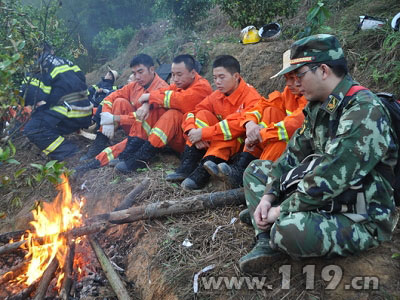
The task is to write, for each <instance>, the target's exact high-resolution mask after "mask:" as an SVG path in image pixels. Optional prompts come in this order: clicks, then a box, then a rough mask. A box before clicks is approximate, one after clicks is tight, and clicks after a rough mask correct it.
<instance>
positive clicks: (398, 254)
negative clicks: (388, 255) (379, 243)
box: [392, 253, 400, 259]
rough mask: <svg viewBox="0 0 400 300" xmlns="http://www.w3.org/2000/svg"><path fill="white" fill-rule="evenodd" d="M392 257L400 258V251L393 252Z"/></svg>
mask: <svg viewBox="0 0 400 300" xmlns="http://www.w3.org/2000/svg"><path fill="white" fill-rule="evenodd" d="M392 258H393V259H397V258H400V253H393V255H392Z"/></svg>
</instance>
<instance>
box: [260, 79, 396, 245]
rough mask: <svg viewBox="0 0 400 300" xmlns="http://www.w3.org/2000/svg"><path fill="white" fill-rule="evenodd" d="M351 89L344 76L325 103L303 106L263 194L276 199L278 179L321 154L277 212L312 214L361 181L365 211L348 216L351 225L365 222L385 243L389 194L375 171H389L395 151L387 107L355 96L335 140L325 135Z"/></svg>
mask: <svg viewBox="0 0 400 300" xmlns="http://www.w3.org/2000/svg"><path fill="white" fill-rule="evenodd" d="M355 84H356V83H355V82H354V81H353V80H352V79H351V78H350V76H346V77H345V78H344V79H343V80H342V81H341V82H340V83H339V84H338V86H337V87H336V88H335V89H334V91H333V92H332V94H331V95H330V96H329V97H328V99H326V100H325V102H324V103H321V102H309V103H308V104H307V106H306V108H305V109H304V114H305V121H304V123H303V126H302V128H300V129H298V130H297V131H296V133H295V134H294V136H293V137H292V139H291V140H290V142H289V144H288V147H287V149H286V151H285V153H284V154H283V155H282V156H281V157H280V159H279V160H278V161H277V162H276V163H275V164H274V166H273V170H272V172H271V173H272V174H270V176H269V179H268V182H267V186H266V189H265V193H266V194H267V193H272V194H275V195H276V196H278V197H279V193H280V191H279V183H280V177H281V175H282V174H284V173H286V172H288V171H289V170H290V169H292V168H294V167H296V166H298V165H299V164H300V162H301V161H302V160H303V159H304V158H305V157H306V156H308V155H310V154H313V153H316V154H320V155H322V156H323V160H322V162H321V163H320V164H319V165H318V166H317V167H316V168H315V169H314V170H313V171H312V172H311V173H308V174H307V175H306V176H305V177H304V178H303V179H302V180H301V181H300V182H299V184H298V186H297V190H296V191H295V192H294V193H293V194H291V195H290V196H289V197H288V198H287V199H285V200H284V201H283V202H282V203H281V213H290V212H298V211H312V210H316V209H318V208H321V207H323V206H324V205H326V204H327V203H328V202H329V201H330V200H331V199H332V198H334V197H336V196H338V195H340V194H341V193H342V192H344V191H346V190H347V189H348V188H349V187H350V186H351V185H356V184H359V183H360V182H362V183H363V185H364V195H365V198H366V201H365V202H366V203H365V205H364V210H363V212H362V213H359V212H358V211H357V214H348V216H349V217H350V218H351V219H353V220H355V221H364V222H365V221H367V222H366V223H367V224H368V226H370V229H371V232H374V234H376V236H377V238H378V239H380V240H387V239H389V238H390V235H391V232H392V230H393V228H392V227H393V224H394V222H395V221H394V211H395V205H394V198H393V189H392V187H391V185H390V183H389V182H388V181H387V180H386V179H385V178H384V177H383V176H382V175H381V174H380V173H379V172H378V170H377V164H378V163H381V164H384V165H386V166H388V167H389V168H390V169H391V170H393V168H394V166H395V164H396V161H397V147H398V146H397V143H396V138H395V135H394V133H393V130H392V129H391V127H390V117H389V115H388V112H387V110H386V108H385V107H384V106H383V105H382V104H381V102H380V100H379V99H378V98H377V96H375V95H374V94H373V93H372V92H370V91H369V90H364V91H359V92H358V93H356V94H355V95H353V96H352V97H351V99H350V101H349V102H348V104H347V105H346V106H345V107H343V111H342V113H341V116H340V119H339V125H338V128H337V131H336V136H335V137H334V138H331V137H329V133H328V126H329V123H330V122H332V121H333V120H336V119H337V118H338V117H339V116H338V112H337V108H338V107H339V105H340V103H341V102H342V100H343V98H344V96H345V95H346V93H347V92H348V90H349V89H350V88H351V86H352V85H355ZM345 215H346V214H345Z"/></svg>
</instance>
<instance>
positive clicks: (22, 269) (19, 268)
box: [0, 260, 31, 285]
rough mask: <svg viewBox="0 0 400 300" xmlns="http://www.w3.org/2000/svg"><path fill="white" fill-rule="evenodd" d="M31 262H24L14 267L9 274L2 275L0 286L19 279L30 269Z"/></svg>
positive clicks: (0, 276)
mask: <svg viewBox="0 0 400 300" xmlns="http://www.w3.org/2000/svg"><path fill="white" fill-rule="evenodd" d="M30 262H31V261H30V260H27V261H22V262H20V263H19V264H18V265H16V266H15V267H12V268H11V269H10V270H8V271H7V272H4V273H2V274H0V285H2V284H3V283H6V282H8V281H10V280H13V279H14V278H16V277H18V276H19V275H20V274H22V273H24V272H25V271H26V270H27V269H28V265H29V263H30Z"/></svg>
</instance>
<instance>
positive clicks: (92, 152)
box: [79, 132, 110, 161]
mask: <svg viewBox="0 0 400 300" xmlns="http://www.w3.org/2000/svg"><path fill="white" fill-rule="evenodd" d="M108 146H110V139H109V138H108V137H106V136H105V135H104V134H102V133H101V132H97V133H96V139H95V140H94V142H93V143H92V144H91V145H90V147H89V149H88V151H87V152H86V154H85V155H83V156H82V157H81V158H80V159H79V160H80V161H84V160H88V159H91V158H94V157H96V155H97V154H99V153H100V152H101V151H103V150H104V149H105V148H107V147H108Z"/></svg>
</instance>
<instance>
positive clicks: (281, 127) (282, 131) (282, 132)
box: [274, 121, 289, 142]
mask: <svg viewBox="0 0 400 300" xmlns="http://www.w3.org/2000/svg"><path fill="white" fill-rule="evenodd" d="M274 126H275V127H277V128H278V137H279V139H280V140H284V141H286V142H287V141H289V135H288V133H287V131H286V127H285V123H284V122H283V121H280V122H278V123H276V124H275V125H274Z"/></svg>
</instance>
